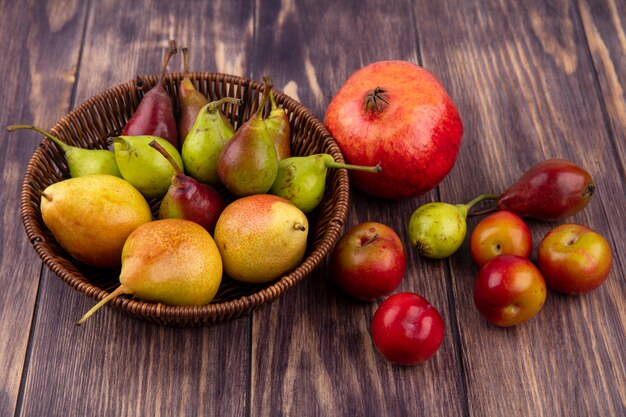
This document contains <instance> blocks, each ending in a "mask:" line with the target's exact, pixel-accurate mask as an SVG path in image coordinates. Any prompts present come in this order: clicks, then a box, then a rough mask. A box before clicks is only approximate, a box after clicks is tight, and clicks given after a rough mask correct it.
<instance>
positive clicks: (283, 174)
mask: <svg viewBox="0 0 626 417" xmlns="http://www.w3.org/2000/svg"><path fill="white" fill-rule="evenodd" d="M329 168H345V169H354V170H361V171H367V172H379V171H380V170H381V168H380V166H379V165H377V166H374V167H362V166H356V165H347V164H341V163H338V162H335V160H334V159H333V157H332V155H329V154H316V155H308V156H292V157H289V158H285V159H282V160H281V161H280V162H279V163H278V173H277V174H276V179H275V180H274V183H273V184H272V188H270V191H269V193H270V194H274V195H277V196H279V197H283V198H285V199H287V200H289V201H291V202H292V203H293V204H295V206H296V207H298V208H299V209H300V210H302V211H303V212H305V213H310V212H311V211H313V210H314V209H315V207H317V205H318V204H319V203H320V202H321V201H322V198H323V197H324V190H325V189H326V174H327V172H328V169H329Z"/></svg>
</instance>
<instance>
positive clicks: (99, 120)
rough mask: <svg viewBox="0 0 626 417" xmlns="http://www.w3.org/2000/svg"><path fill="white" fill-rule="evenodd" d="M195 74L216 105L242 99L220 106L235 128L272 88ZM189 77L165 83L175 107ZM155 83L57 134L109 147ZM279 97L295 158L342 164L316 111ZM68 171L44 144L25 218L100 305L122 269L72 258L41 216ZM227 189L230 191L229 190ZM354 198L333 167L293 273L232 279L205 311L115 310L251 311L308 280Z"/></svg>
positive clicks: (59, 265)
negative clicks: (265, 279)
mask: <svg viewBox="0 0 626 417" xmlns="http://www.w3.org/2000/svg"><path fill="white" fill-rule="evenodd" d="M189 75H190V78H191V80H192V82H193V83H194V85H195V86H196V89H198V91H200V92H202V93H203V94H204V95H205V96H206V97H208V99H209V100H210V101H213V100H217V99H219V98H221V97H225V96H228V97H235V98H240V99H242V100H243V104H242V105H241V106H234V105H232V104H225V105H223V106H222V108H221V110H222V111H223V112H224V114H226V115H227V117H228V118H229V119H230V121H231V122H232V123H233V125H234V127H235V129H237V128H238V127H239V126H241V124H242V123H243V122H245V121H246V120H248V118H249V117H250V115H252V114H253V113H254V112H255V111H256V109H257V108H258V106H259V103H260V98H261V96H262V93H263V89H264V88H265V87H264V85H263V84H261V83H258V82H256V81H254V80H249V79H246V78H241V77H237V76H233V75H225V74H218V73H206V72H202V73H190V74H189ZM182 77H183V75H182V73H171V74H168V75H167V76H166V79H165V84H166V88H167V90H168V92H169V94H170V96H171V97H172V98H173V102H174V103H175V110H177V108H176V107H177V103H178V101H177V100H176V99H175V98H176V97H177V94H178V85H179V83H180V81H181V80H182ZM156 82H157V77H156V76H152V75H149V76H139V77H138V78H137V80H132V81H128V82H126V83H124V84H121V85H118V86H115V87H113V88H111V89H109V90H106V91H104V92H102V93H100V94H98V95H96V96H94V97H92V98H90V99H89V100H87V101H86V102H85V103H83V104H81V105H80V106H78V107H77V108H76V109H75V110H73V111H72V112H71V113H69V114H68V115H67V116H65V117H64V118H62V119H61V120H60V121H59V122H58V123H56V124H55V125H54V127H52V129H50V132H51V133H52V134H53V135H55V136H57V137H59V138H60V139H61V140H63V141H65V142H66V143H68V144H70V145H74V146H80V147H84V148H97V149H105V148H107V147H108V138H110V137H112V136H116V135H118V134H120V132H121V130H122V128H123V126H124V125H125V124H126V122H127V121H128V119H129V118H130V117H131V116H132V114H133V113H134V111H135V110H136V109H137V106H138V105H139V103H140V101H141V98H142V97H143V94H144V91H148V90H149V89H150V88H152V86H154V85H155V84H156ZM274 95H275V98H276V101H277V103H278V104H279V105H280V106H282V107H283V108H284V109H285V110H286V111H287V114H288V116H289V120H290V124H291V132H292V133H291V152H292V155H294V156H303V155H311V154H315V153H328V154H331V155H332V156H333V157H334V158H335V160H337V161H340V162H343V156H342V154H341V151H340V150H339V147H338V146H337V144H336V143H335V141H334V140H333V138H332V137H331V136H330V135H329V134H328V132H327V131H326V129H325V128H324V126H323V125H322V124H321V123H320V121H319V120H318V119H317V118H316V117H315V116H314V115H313V114H312V113H311V112H310V111H309V110H307V109H306V108H305V107H304V106H302V105H301V104H300V103H298V102H296V101H295V100H293V99H291V98H290V97H288V96H287V95H285V94H283V93H281V92H279V91H275V92H274ZM68 172H69V171H68V167H67V164H66V162H65V157H64V156H63V153H62V152H61V151H60V149H59V148H58V147H57V146H56V145H55V144H53V143H52V142H50V141H49V140H47V139H44V140H43V141H42V143H41V145H40V147H39V148H38V149H37V150H36V151H35V152H34V154H33V156H32V158H31V159H30V161H29V163H28V166H27V167H26V173H25V176H24V181H23V184H22V195H21V216H22V221H23V223H24V228H25V230H26V234H27V235H28V238H29V240H30V242H31V244H32V245H33V247H34V249H35V251H36V252H37V254H38V255H39V256H40V257H41V259H42V260H43V262H44V263H45V265H46V266H47V267H48V268H49V269H50V270H51V271H52V272H54V273H55V274H56V275H57V276H59V277H60V278H61V279H62V280H63V281H64V282H66V283H67V284H69V285H70V286H71V287H72V288H74V289H75V290H77V291H79V292H82V293H85V294H86V295H88V296H89V297H92V298H95V299H96V300H101V299H102V298H104V297H105V296H106V295H108V294H109V292H111V291H112V290H113V289H115V288H116V287H117V286H118V285H119V280H118V275H119V269H117V270H115V269H114V270H104V269H98V268H93V267H88V266H86V265H82V264H79V263H77V262H76V261H74V260H72V259H71V258H70V256H69V255H68V254H67V253H66V252H65V251H64V250H63V249H62V248H61V247H60V246H59V245H58V243H57V242H56V241H55V239H54V237H53V236H52V235H51V234H50V232H49V231H48V229H47V228H46V226H45V224H44V223H43V220H42V218H41V212H40V209H39V203H40V198H41V193H42V192H43V190H44V189H45V188H46V187H47V186H49V185H50V184H52V183H55V182H57V181H60V180H63V179H65V178H68V177H69V173H68ZM220 191H221V192H223V193H226V191H225V190H220ZM225 197H226V198H227V201H229V200H232V196H228V195H226V194H225ZM348 198H349V187H348V176H347V173H346V172H345V170H330V171H329V173H328V178H327V186H326V193H325V196H324V199H323V200H322V202H321V203H320V205H319V206H318V208H317V209H316V210H315V211H314V212H313V213H312V214H310V215H309V222H310V230H309V242H308V245H307V252H306V254H305V257H304V260H303V262H302V263H301V264H300V265H299V266H298V267H297V268H296V269H295V270H294V271H292V272H291V273H290V274H289V275H286V276H283V277H281V278H280V279H278V280H276V281H273V282H271V283H268V284H261V285H252V284H244V283H240V282H237V281H234V280H232V279H230V278H228V277H226V276H225V277H224V279H223V280H222V285H221V286H220V289H219V291H218V293H217V295H216V297H215V299H214V300H213V302H212V303H211V304H208V305H205V306H199V307H195V306H189V307H173V306H166V305H163V304H160V303H150V302H144V301H142V300H140V299H137V298H135V297H125V296H121V297H117V298H116V299H114V300H112V301H111V302H110V303H109V305H110V306H112V307H114V308H116V309H119V310H121V311H124V312H126V313H128V314H129V315H131V316H133V317H136V318H139V319H143V320H147V321H151V322H155V323H159V324H164V325H176V326H196V325H204V324H209V323H214V322H219V321H225V320H228V319H232V318H236V317H240V316H242V315H247V314H250V313H252V312H253V311H255V310H256V309H258V308H259V307H261V306H263V305H264V304H266V303H268V302H270V301H272V300H274V299H275V298H276V297H278V296H279V295H281V294H282V293H283V292H285V291H287V290H288V289H289V288H291V287H292V286H294V285H295V284H296V283H298V282H299V281H301V280H302V279H304V278H305V277H306V276H308V275H309V274H310V273H311V272H312V271H313V270H314V269H315V268H316V267H317V266H318V265H319V264H320V263H321V262H322V261H323V260H324V258H325V257H326V255H327V254H328V253H329V251H330V250H331V249H332V247H333V245H334V244H335V242H336V241H337V239H338V238H339V235H340V233H341V231H342V228H343V224H344V221H345V217H346V214H347V210H348ZM150 203H151V206H152V207H153V208H155V207H157V206H158V201H151V202H150Z"/></svg>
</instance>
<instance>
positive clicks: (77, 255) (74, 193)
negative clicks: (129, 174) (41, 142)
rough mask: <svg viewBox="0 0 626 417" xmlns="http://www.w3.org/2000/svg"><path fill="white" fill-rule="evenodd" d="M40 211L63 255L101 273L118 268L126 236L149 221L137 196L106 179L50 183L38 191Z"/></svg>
mask: <svg viewBox="0 0 626 417" xmlns="http://www.w3.org/2000/svg"><path fill="white" fill-rule="evenodd" d="M40 209H41V217H42V219H43V222H44V223H45V225H46V227H47V228H48V229H49V230H50V232H52V235H53V236H54V238H55V239H56V241H57V242H58V243H59V244H60V245H61V247H62V248H63V249H65V251H66V252H67V253H69V254H70V255H71V256H72V257H73V258H74V259H76V260H77V261H79V262H81V263H83V264H86V265H91V266H96V267H101V268H113V267H117V266H119V265H120V262H121V255H122V247H123V245H124V242H125V241H126V238H127V237H128V235H130V233H131V232H132V231H134V230H135V229H136V228H137V227H139V226H141V225H143V224H144V223H148V222H150V221H151V220H152V214H151V212H150V206H149V205H148V203H147V202H146V200H145V199H144V198H143V196H142V195H141V194H140V193H139V192H138V191H137V190H136V189H135V188H134V187H133V186H132V185H131V184H129V183H128V182H127V181H125V180H123V179H121V178H118V177H115V176H112V175H97V174H96V175H88V176H83V177H76V178H70V179H67V180H63V181H59V182H56V183H54V184H52V185H50V186H48V187H47V188H46V189H45V190H44V191H43V193H42V195H41V204H40Z"/></svg>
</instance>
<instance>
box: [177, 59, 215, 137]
mask: <svg viewBox="0 0 626 417" xmlns="http://www.w3.org/2000/svg"><path fill="white" fill-rule="evenodd" d="M182 50H183V79H182V80H181V81H180V84H179V86H178V104H179V107H180V116H179V119H178V141H179V142H178V143H179V144H180V146H183V145H184V143H185V139H186V138H187V135H188V134H189V132H191V129H192V127H193V125H194V123H195V121H196V117H197V116H198V113H199V112H200V109H201V108H202V107H204V106H206V105H207V104H209V100H208V99H207V98H206V97H205V96H204V94H202V93H201V92H199V91H198V90H196V87H195V86H194V85H193V83H192V82H191V78H189V49H188V48H182Z"/></svg>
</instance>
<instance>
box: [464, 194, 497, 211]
mask: <svg viewBox="0 0 626 417" xmlns="http://www.w3.org/2000/svg"><path fill="white" fill-rule="evenodd" d="M499 197H500V196H499V195H498V194H481V195H479V196H478V197H476V198H474V199H473V200H472V201H470V202H469V203H467V204H465V207H466V208H467V211H469V210H470V209H471V208H472V207H474V206H475V205H476V204H478V203H480V202H481V201H484V200H497V199H498V198H499ZM494 210H495V207H491V208H489V209H487V210H483V211H481V212H477V213H474V214H470V216H476V215H479V214H486V213H490V212H492V211H494Z"/></svg>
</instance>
